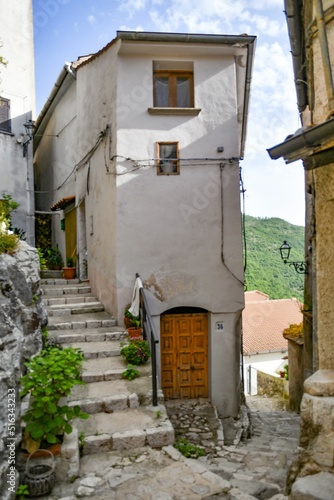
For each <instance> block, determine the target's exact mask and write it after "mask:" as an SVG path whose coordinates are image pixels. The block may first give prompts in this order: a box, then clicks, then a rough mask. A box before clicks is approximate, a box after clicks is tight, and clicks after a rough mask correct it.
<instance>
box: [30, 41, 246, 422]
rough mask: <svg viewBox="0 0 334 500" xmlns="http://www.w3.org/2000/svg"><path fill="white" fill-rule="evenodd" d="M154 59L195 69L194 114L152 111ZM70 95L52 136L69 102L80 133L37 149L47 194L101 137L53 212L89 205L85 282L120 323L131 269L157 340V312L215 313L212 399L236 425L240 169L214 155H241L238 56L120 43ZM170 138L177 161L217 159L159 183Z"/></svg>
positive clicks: (83, 73) (81, 75)
mask: <svg viewBox="0 0 334 500" xmlns="http://www.w3.org/2000/svg"><path fill="white" fill-rule="evenodd" d="M134 47H135V48H134ZM133 48H134V51H133ZM119 49H121V50H120V52H119ZM233 50H238V53H239V52H240V51H239V49H233ZM159 58H165V59H166V60H171V59H176V58H181V59H182V58H183V60H185V61H189V60H190V61H193V63H194V77H195V106H196V107H199V108H201V112H200V113H199V115H197V116H188V115H186V116H165V115H164V116H159V115H152V114H150V113H149V112H148V108H149V107H152V104H153V96H152V60H153V59H155V60H157V59H159ZM71 92H72V90H71V89H70V90H69V91H68V92H67V93H66V94H65V96H64V97H63V98H62V100H61V103H60V104H58V106H57V108H56V109H55V111H54V112H53V116H52V117H51V119H50V121H49V124H48V127H47V129H46V131H45V133H49V134H51V132H52V133H54V131H56V130H58V127H57V126H56V122H57V120H58V119H59V118H60V117H63V116H64V115H65V113H66V112H68V108H67V107H68V106H69V108H71V105H72V106H73V104H71V102H72V99H73V100H76V120H75V123H76V124H75V126H73V125H71V126H70V127H69V128H68V129H67V131H66V134H65V135H64V137H66V139H64V140H65V142H64V143H63V144H62V143H61V141H59V140H58V139H51V142H48V139H47V137H45V138H43V142H41V144H40V146H39V147H38V150H37V155H36V161H37V162H38V163H39V164H40V167H39V169H40V172H42V171H44V170H43V169H44V168H49V167H47V165H48V163H49V165H50V169H49V170H47V171H48V172H50V174H51V177H50V179H49V180H47V181H45V182H46V184H47V186H48V187H47V189H51V187H52V186H56V185H58V183H59V180H60V179H57V176H58V175H59V176H61V177H62V178H64V177H65V176H66V172H67V173H69V172H70V171H71V169H72V166H73V165H72V164H71V166H70V165H69V164H64V162H62V156H64V152H66V151H67V148H68V147H73V145H74V147H75V150H76V151H77V152H79V154H78V156H79V157H80V158H84V157H85V155H86V154H87V153H88V152H89V151H90V150H92V148H93V147H94V145H95V144H97V141H98V138H99V135H100V133H101V132H102V133H103V134H104V135H103V139H102V141H101V142H100V144H99V145H98V147H96V149H95V151H94V154H93V155H92V157H91V158H90V159H89V161H87V162H86V163H84V164H83V165H82V166H81V167H80V169H79V170H77V171H76V173H75V176H74V177H73V182H74V179H75V185H74V184H73V185H71V181H68V182H66V184H65V186H64V187H63V188H61V190H58V191H57V192H56V193H53V195H52V196H51V197H50V199H48V204H50V205H51V204H52V201H53V203H54V202H56V201H57V200H58V199H60V198H62V197H63V196H66V195H70V194H73V193H72V191H73V189H74V190H75V195H76V203H77V204H79V203H80V202H81V201H83V200H84V203H85V211H84V216H85V217H86V227H85V229H86V240H87V252H88V276H89V279H90V282H91V285H92V288H93V291H94V293H96V294H97V295H98V297H99V298H100V300H102V302H103V303H104V305H105V307H106V308H107V310H109V311H110V312H111V313H113V314H115V315H116V316H117V319H118V321H119V323H120V324H122V321H123V309H124V306H125V304H126V303H128V302H129V301H130V299H131V295H132V288H133V284H134V280H135V273H136V272H139V273H140V275H141V277H142V279H143V281H144V283H145V286H146V287H147V289H148V290H149V302H150V306H151V310H152V313H153V315H154V321H155V324H156V326H157V330H158V332H159V330H160V314H161V313H163V312H164V311H166V310H168V309H170V308H172V307H177V306H197V307H202V308H205V309H207V310H208V312H209V313H208V314H209V324H210V327H209V364H210V369H209V380H210V398H211V400H212V401H213V403H215V404H216V405H217V407H218V411H219V412H220V414H221V415H222V416H234V417H236V416H237V415H238V408H239V385H240V384H239V382H240V317H241V311H242V309H243V307H244V288H243V285H242V281H243V268H242V245H241V216H240V197H239V165H238V161H235V160H233V161H231V162H230V161H223V162H222V161H220V160H219V158H220V157H221V156H222V155H221V154H220V153H217V147H218V146H224V148H225V151H224V153H223V156H224V157H225V158H234V157H238V156H239V145H238V143H239V141H238V120H237V107H238V103H237V98H236V68H235V59H234V55H233V54H232V53H231V50H230V49H229V50H218V49H217V47H215V48H214V49H212V51H211V48H210V47H209V46H206V47H205V50H204V49H203V48H199V46H198V45H196V46H195V45H192V44H189V45H186V47H181V46H180V47H177V46H172V47H171V49H166V46H165V45H164V44H161V45H160V44H157V45H152V46H151V48H150V49H149V50H148V49H147V44H143V46H142V47H141V45H140V43H136V44H135V45H127V43H126V42H122V45H121V42H119V41H118V42H116V43H114V44H113V45H112V46H111V47H109V49H108V50H105V51H103V52H102V53H101V54H100V55H99V56H98V57H97V58H94V59H93V60H92V61H90V62H88V63H87V64H85V65H84V66H82V67H81V68H79V69H78V71H77V79H76V84H75V95H74V94H73V96H72V94H71ZM73 92H74V91H73ZM67 100H68V102H67ZM66 110H67V111H66ZM69 118H70V116H68V119H69ZM107 126H108V127H107ZM71 127H74V128H73V129H72V128H71ZM169 140H171V141H179V143H180V156H181V158H200V159H205V158H213V159H215V161H203V160H201V161H200V162H196V161H191V162H188V164H187V165H186V164H185V163H183V162H181V174H180V175H178V176H158V175H157V174H156V167H155V165H154V161H152V159H153V158H154V157H155V143H156V141H169ZM50 144H52V147H51V146H50ZM115 154H116V155H118V156H117V157H116V158H114V155H115ZM124 157H125V158H131V159H130V160H129V159H128V160H125V159H124ZM141 160H148V161H144V162H143V161H141ZM77 161H79V160H77ZM57 162H60V168H59V169H58V173H57V174H56V173H55V168H56V165H57ZM138 166H140V167H143V168H137V167H138ZM63 167H64V168H63ZM123 174H125V175H123ZM43 182H44V181H43ZM43 204H44V205H43ZM43 204H42V205H43V206H45V201H43ZM82 216H83V213H81V214H80V218H81V224H82ZM222 228H223V229H222ZM80 239H81V238H80V237H79V240H80ZM217 321H221V322H223V323H224V331H223V332H217V331H216V322H217Z"/></svg>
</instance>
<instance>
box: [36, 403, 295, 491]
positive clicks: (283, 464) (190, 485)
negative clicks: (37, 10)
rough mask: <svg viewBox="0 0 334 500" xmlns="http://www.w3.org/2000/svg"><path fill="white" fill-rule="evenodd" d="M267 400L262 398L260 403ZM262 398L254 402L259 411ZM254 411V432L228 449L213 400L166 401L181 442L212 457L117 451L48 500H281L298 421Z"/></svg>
mask: <svg viewBox="0 0 334 500" xmlns="http://www.w3.org/2000/svg"><path fill="white" fill-rule="evenodd" d="M261 399H262V398H261ZM258 401H259V400H258V399H257V398H255V399H254V398H253V399H250V400H249V404H250V405H252V406H254V407H255V406H257V408H259V407H260V406H259V403H258ZM262 403H264V404H265V409H264V410H263V409H261V411H259V410H258V409H257V410H252V416H253V430H254V434H253V437H252V438H251V439H248V440H246V441H244V442H241V443H240V444H239V445H236V446H228V447H227V446H223V443H222V428H221V424H220V422H219V421H218V420H217V419H216V418H215V409H214V408H213V407H212V406H211V405H210V404H209V403H208V402H207V401H205V400H204V401H188V402H186V401H183V402H182V407H181V408H180V406H177V405H174V404H172V403H169V402H167V404H166V407H167V412H168V414H169V418H170V420H171V421H172V422H173V425H174V428H175V435H176V438H178V437H179V436H182V437H184V438H185V439H187V441H188V442H190V443H192V444H197V445H199V446H202V447H203V448H204V449H205V451H206V455H205V456H203V457H200V458H199V459H198V460H194V459H189V458H185V457H184V456H183V455H181V454H180V452H179V451H178V450H176V449H175V448H174V447H173V446H166V447H163V448H162V449H152V448H150V447H148V446H144V447H142V448H137V449H131V450H112V451H108V452H105V453H97V454H94V455H85V456H83V457H82V458H81V460H80V473H79V477H77V478H73V480H72V482H71V483H58V484H57V485H56V486H55V487H54V489H53V491H52V494H50V495H49V496H47V497H44V498H48V499H49V500H60V499H62V500H75V499H77V498H85V497H87V498H90V499H92V500H97V499H99V500H113V499H117V500H118V499H119V500H123V499H124V500H169V499H170V500H187V499H189V500H192V499H194V500H196V499H204V498H212V499H213V498H216V499H220V498H221V499H227V500H254V499H255V498H257V499H263V500H265V499H270V498H271V499H272V500H283V499H284V498H287V497H285V496H284V488H285V481H286V475H287V470H288V467H289V465H290V463H291V461H292V459H293V457H294V453H295V450H296V448H297V445H298V434H299V416H298V415H297V414H295V413H292V412H288V411H272V409H271V404H270V403H269V402H268V401H266V400H265V401H262Z"/></svg>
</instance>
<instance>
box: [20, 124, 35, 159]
mask: <svg viewBox="0 0 334 500" xmlns="http://www.w3.org/2000/svg"><path fill="white" fill-rule="evenodd" d="M23 126H24V128H25V129H26V135H27V136H28V139H27V140H26V142H24V143H23V157H25V156H26V154H27V152H28V145H29V142H30V141H31V140H32V138H33V131H34V128H35V123H34V122H33V121H32V120H28V121H26V122H25V123H24V124H23Z"/></svg>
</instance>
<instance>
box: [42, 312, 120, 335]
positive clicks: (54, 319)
mask: <svg viewBox="0 0 334 500" xmlns="http://www.w3.org/2000/svg"><path fill="white" fill-rule="evenodd" d="M111 326H116V320H115V319H114V318H113V317H112V316H110V314H108V313H107V312H105V311H104V312H97V313H89V314H88V313H87V314H77V315H72V314H68V315H66V316H62V317H61V318H60V317H59V316H50V317H49V322H48V325H47V330H49V331H51V330H79V329H80V330H82V329H83V328H90V329H91V328H100V327H111Z"/></svg>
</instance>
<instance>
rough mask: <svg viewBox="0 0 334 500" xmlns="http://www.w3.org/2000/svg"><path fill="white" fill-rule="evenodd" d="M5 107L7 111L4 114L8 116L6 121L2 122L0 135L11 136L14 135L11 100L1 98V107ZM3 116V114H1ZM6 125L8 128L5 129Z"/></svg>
mask: <svg viewBox="0 0 334 500" xmlns="http://www.w3.org/2000/svg"><path fill="white" fill-rule="evenodd" d="M2 106H4V107H5V111H4V114H6V120H4V121H0V133H3V134H11V133H12V120H11V116H10V99H7V98H6V97H1V96H0V107H2ZM0 116H1V114H0ZM4 124H6V127H4Z"/></svg>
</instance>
